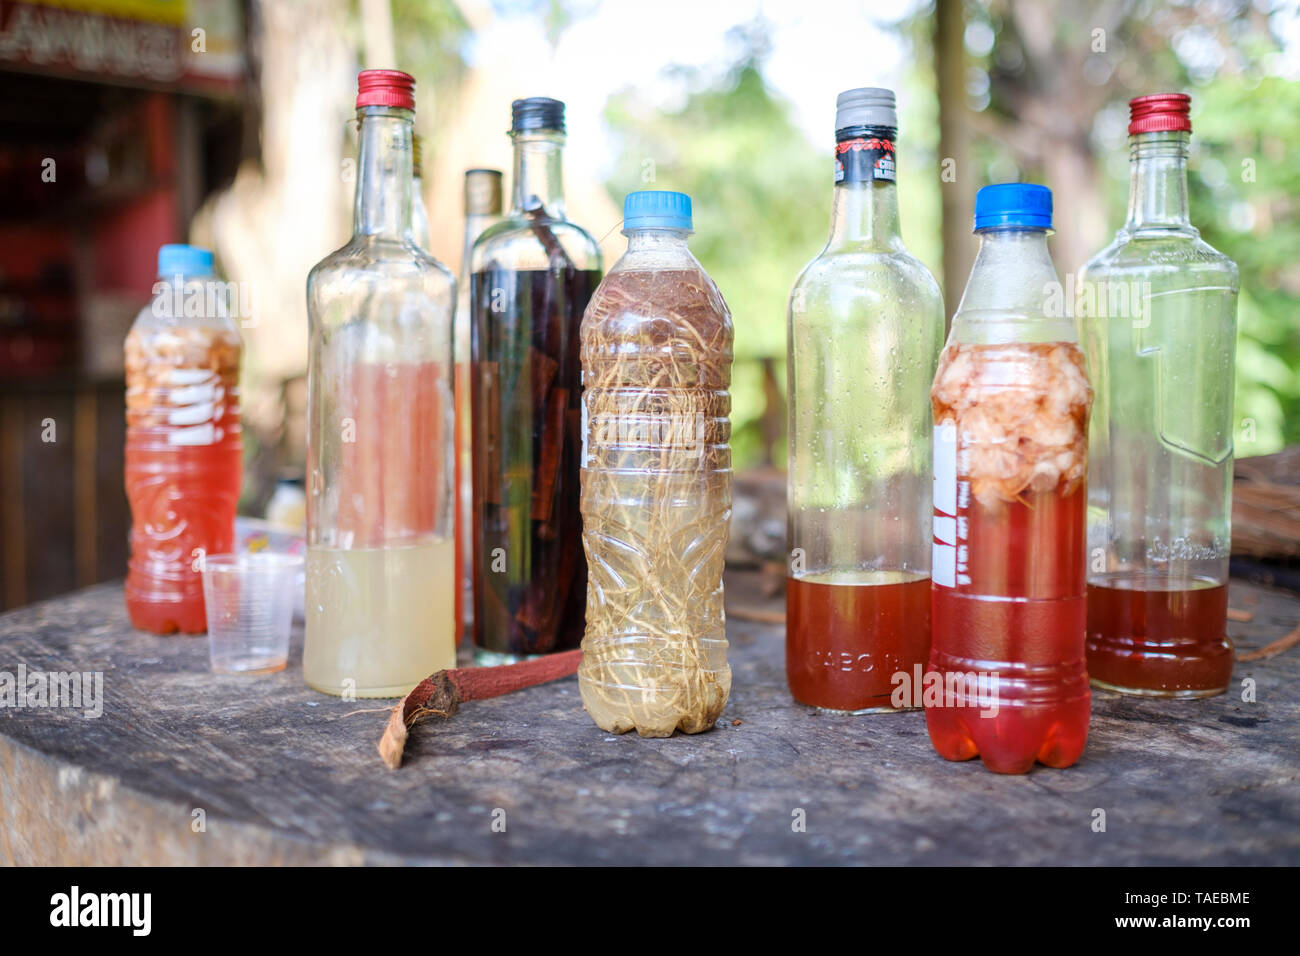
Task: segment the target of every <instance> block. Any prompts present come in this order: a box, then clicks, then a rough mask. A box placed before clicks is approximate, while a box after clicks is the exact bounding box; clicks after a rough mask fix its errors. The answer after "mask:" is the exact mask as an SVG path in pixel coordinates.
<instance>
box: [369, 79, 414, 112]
mask: <svg viewBox="0 0 1300 956" xmlns="http://www.w3.org/2000/svg"><path fill="white" fill-rule="evenodd" d="M363 106H396V107H398V108H400V109H404V110H413V109H415V77H413V76H411V74H409V73H403V72H402V71H401V70H362V71H361V72H360V73H358V74H357V109H361V107H363Z"/></svg>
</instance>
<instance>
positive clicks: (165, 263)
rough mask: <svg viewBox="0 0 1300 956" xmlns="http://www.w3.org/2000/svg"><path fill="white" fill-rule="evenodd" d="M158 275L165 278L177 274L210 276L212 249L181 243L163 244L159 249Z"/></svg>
mask: <svg viewBox="0 0 1300 956" xmlns="http://www.w3.org/2000/svg"><path fill="white" fill-rule="evenodd" d="M158 275H159V276H161V277H162V278H164V279H168V278H171V277H172V276H176V275H182V276H210V275H212V250H211V249H200V248H199V247H198V246H187V245H183V244H181V243H173V244H171V245H166V246H161V247H159V249H158Z"/></svg>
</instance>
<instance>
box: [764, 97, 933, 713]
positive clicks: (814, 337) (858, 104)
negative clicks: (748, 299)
mask: <svg viewBox="0 0 1300 956" xmlns="http://www.w3.org/2000/svg"><path fill="white" fill-rule="evenodd" d="M836 106H837V113H836V121H835V126H836V133H835V139H836V173H835V198H834V205H833V207H832V212H831V234H830V239H829V240H828V241H827V243H826V248H825V249H823V250H822V252H821V254H820V255H819V256H818V257H817V258H816V259H814V260H813V261H812V262H811V263H809V264H808V266H807V268H805V269H804V271H803V273H802V274H801V275H800V276H799V279H798V281H797V282H795V286H794V290H793V291H792V292H791V294H790V311H789V322H790V326H789V331H790V334H789V344H790V347H789V363H788V365H787V370H788V375H789V388H788V389H787V394H788V395H789V408H790V419H789V421H790V427H789V453H788V466H787V470H788V475H789V478H788V486H787V497H788V501H789V522H790V524H789V537H788V546H789V548H790V572H789V577H788V578H787V580H786V678H787V680H788V681H789V685H790V693H791V694H792V695H793V696H794V698H795V700H797V701H799V702H800V703H803V704H810V705H813V706H816V707H820V708H822V709H824V710H835V711H849V712H854V713H863V712H892V711H894V710H896V709H898V708H896V706H895V701H894V699H893V691H894V689H895V687H896V684H895V682H894V680H893V676H894V675H895V674H897V673H899V672H903V673H906V674H908V675H911V674H912V673H913V670H914V668H915V667H916V666H917V665H921V666H924V665H925V663H926V660H927V658H928V656H929V653H930V508H931V505H930V484H931V474H930V444H931V423H930V404H929V401H928V400H927V397H926V393H927V392H928V390H929V387H930V383H931V382H932V381H933V380H934V370H935V366H936V363H937V362H938V358H939V349H940V347H941V346H942V345H943V298H942V296H941V295H940V294H939V286H938V284H937V283H936V282H935V281H934V277H933V276H931V275H930V273H929V272H928V271H927V270H926V268H925V266H923V265H921V263H920V262H918V261H917V260H916V259H915V258H913V257H912V256H911V255H909V254H908V252H907V249H906V248H905V247H904V246H903V240H902V236H901V235H900V233H899V224H898V190H897V187H896V186H895V175H896V173H895V163H894V141H895V139H896V138H897V127H898V118H897V116H896V114H895V111H894V94H893V93H892V92H891V91H890V90H881V89H870V88H864V89H856V90H848V91H847V92H845V93H841V94H840V96H839V98H838V100H837V101H836ZM910 705H911V701H907V702H906V703H905V706H910Z"/></svg>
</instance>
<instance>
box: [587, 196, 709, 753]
mask: <svg viewBox="0 0 1300 956" xmlns="http://www.w3.org/2000/svg"><path fill="white" fill-rule="evenodd" d="M623 218H624V226H623V233H624V234H625V235H626V236H627V237H628V248H627V252H626V253H625V254H624V255H623V257H622V258H620V259H619V260H618V262H617V263H615V264H614V267H613V268H612V269H610V271H609V274H608V275H607V276H606V277H605V279H604V281H603V282H602V283H601V284H600V286H599V288H598V289H597V290H596V294H595V295H594V296H593V297H592V300H591V303H590V304H589V305H588V306H587V311H586V314H585V316H584V317H583V320H582V372H583V383H584V391H583V412H584V417H585V426H584V429H583V450H582V462H583V466H582V522H583V527H582V541H583V546H584V547H585V549H586V554H587V565H588V583H587V625H586V636H585V637H584V638H583V642H582V652H583V653H582V665H581V667H580V668H579V670H578V680H579V686H580V688H581V692H582V700H583V703H584V704H585V705H586V708H587V713H588V714H590V715H591V718H592V720H594V721H595V722H596V724H597V725H598V726H599V727H601V728H602V729H603V730H607V731H610V732H612V733H625V732H626V731H629V730H633V729H635V730H636V731H637V733H639V734H640V735H641V736H643V737H667V736H669V735H671V734H672V733H673V731H674V730H681V731H683V732H685V733H697V732H699V731H702V730H707V729H709V728H710V727H712V726H713V724H714V722H715V721H716V720H717V719H718V716H719V715H720V714H721V713H722V708H723V707H724V705H725V704H726V702H727V695H728V694H729V692H730V690H731V668H730V666H728V664H727V640H726V633H725V624H726V621H725V616H724V613H723V602H722V570H723V556H724V553H725V552H726V549H727V532H728V523H729V521H730V519H731V448H730V445H729V444H728V442H729V440H730V436H731V424H730V420H729V419H728V414H729V412H730V409H731V396H730V394H729V392H728V387H729V386H730V383H731V356H732V326H731V315H730V313H729V312H728V311H727V306H726V303H725V302H723V300H722V295H721V293H719V292H718V288H717V286H715V285H714V284H713V281H712V280H711V279H710V278H709V277H708V275H706V274H705V272H704V269H703V268H702V267H701V266H700V264H699V262H697V261H696V259H695V257H694V256H693V255H691V253H690V250H689V249H688V248H687V247H686V239H687V236H689V235H690V233H691V227H692V220H691V201H690V197H689V196H686V195H684V194H682V193H676V192H667V191H651V192H635V193H631V194H629V195H628V196H627V198H626V200H625V202H624V206H623Z"/></svg>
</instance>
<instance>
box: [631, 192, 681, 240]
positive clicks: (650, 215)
mask: <svg viewBox="0 0 1300 956" xmlns="http://www.w3.org/2000/svg"><path fill="white" fill-rule="evenodd" d="M691 228H692V223H691V197H690V196H688V195H686V193H675V192H672V191H670V190H667V189H645V190H641V191H640V192H635V193H628V194H627V198H626V199H624V200H623V232H624V233H627V232H629V231H631V230H633V229H685V230H687V231H688V232H689V231H691Z"/></svg>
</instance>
